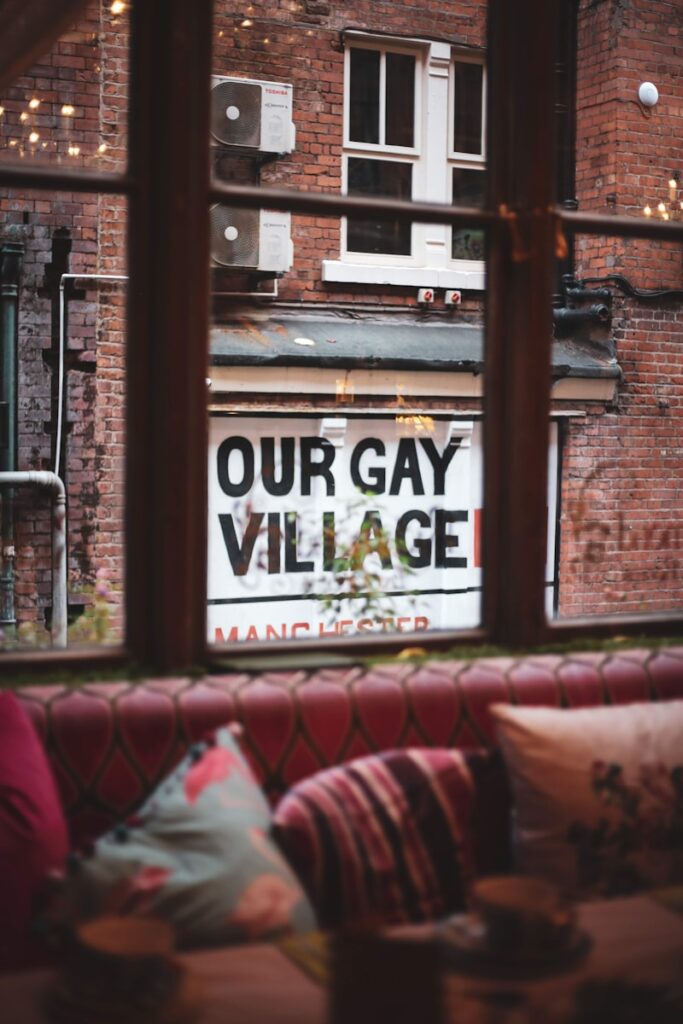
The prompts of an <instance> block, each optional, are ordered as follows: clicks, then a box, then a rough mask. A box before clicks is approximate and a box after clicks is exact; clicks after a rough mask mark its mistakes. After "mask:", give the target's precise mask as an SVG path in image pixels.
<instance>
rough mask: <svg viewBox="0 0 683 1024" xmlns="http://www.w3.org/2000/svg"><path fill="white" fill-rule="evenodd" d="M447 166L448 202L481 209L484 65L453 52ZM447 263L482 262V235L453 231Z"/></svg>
mask: <svg viewBox="0 0 683 1024" xmlns="http://www.w3.org/2000/svg"><path fill="white" fill-rule="evenodd" d="M448 107H449V115H450V116H449V119H448V121H449V123H448V149H449V152H448V163H449V174H450V179H451V195H450V197H449V198H450V199H451V200H452V202H453V203H454V204H456V205H457V206H477V207H479V206H483V203H484V188H485V170H486V71H485V68H484V62H483V61H482V60H480V59H478V58H476V57H472V56H471V55H468V54H465V53H462V52H456V53H455V54H454V57H453V61H452V64H451V73H450V75H449V104H448ZM450 255H451V259H453V260H465V261H481V260H483V259H484V232H483V231H482V230H481V229H480V228H479V229H478V228H453V230H452V231H451V253H450Z"/></svg>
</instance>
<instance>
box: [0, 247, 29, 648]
mask: <svg viewBox="0 0 683 1024" xmlns="http://www.w3.org/2000/svg"><path fill="white" fill-rule="evenodd" d="M23 254H24V247H23V245H22V244H21V243H19V242H2V244H0V303H1V304H2V309H1V310H0V313H1V316H0V471H2V472H13V471H14V470H16V468H17V338H18V323H19V318H18V307H19V277H20V274H21V260H22V256H23ZM14 559H15V552H14V488H13V487H5V488H3V490H2V559H1V563H2V570H1V571H0V628H2V629H4V628H7V627H10V628H11V629H14V627H15V626H16V622H17V620H16V615H15V609H14Z"/></svg>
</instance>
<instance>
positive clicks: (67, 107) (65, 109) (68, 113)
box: [61, 103, 76, 117]
mask: <svg viewBox="0 0 683 1024" xmlns="http://www.w3.org/2000/svg"><path fill="white" fill-rule="evenodd" d="M61 113H62V115H63V116H64V117H73V116H74V114H75V113H76V108H75V107H73V106H72V105H71V103H65V104H64V105H63V106H62V110H61Z"/></svg>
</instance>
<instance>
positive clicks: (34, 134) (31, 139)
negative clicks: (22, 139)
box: [28, 132, 40, 145]
mask: <svg viewBox="0 0 683 1024" xmlns="http://www.w3.org/2000/svg"><path fill="white" fill-rule="evenodd" d="M39 139H40V135H39V134H38V132H31V134H30V135H29V137H28V141H29V142H32V143H33V144H34V145H35V144H36V142H38V140H39Z"/></svg>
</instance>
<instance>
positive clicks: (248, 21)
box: [242, 18, 254, 28]
mask: <svg viewBox="0 0 683 1024" xmlns="http://www.w3.org/2000/svg"><path fill="white" fill-rule="evenodd" d="M253 24H254V22H253V21H252V20H251V18H245V19H244V21H243V22H242V28H251V26H252V25H253Z"/></svg>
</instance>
